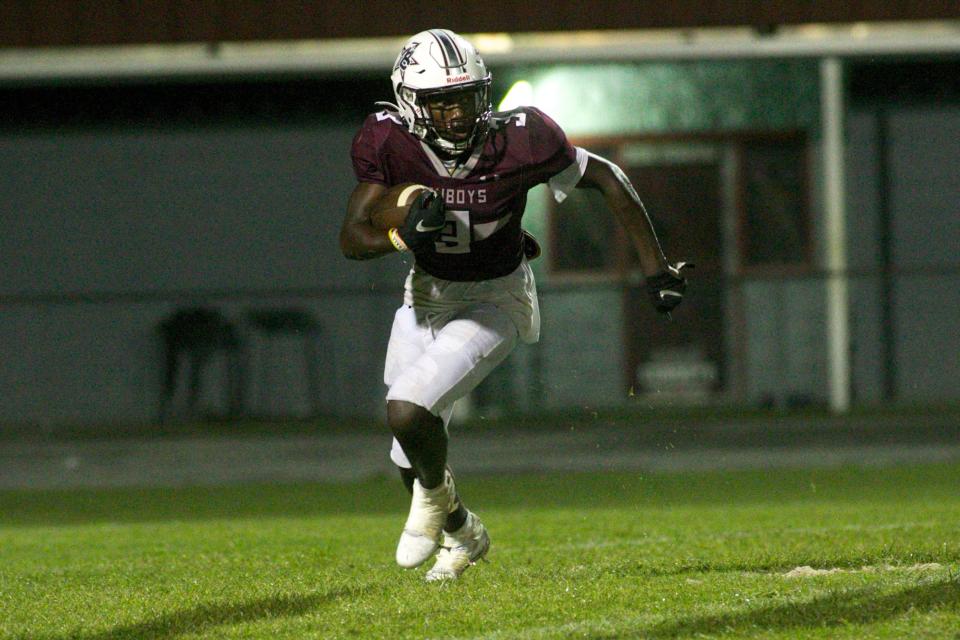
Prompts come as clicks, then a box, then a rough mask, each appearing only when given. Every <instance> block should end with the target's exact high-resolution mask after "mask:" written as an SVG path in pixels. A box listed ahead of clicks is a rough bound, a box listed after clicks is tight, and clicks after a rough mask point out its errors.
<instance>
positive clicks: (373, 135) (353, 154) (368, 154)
mask: <svg viewBox="0 0 960 640" xmlns="http://www.w3.org/2000/svg"><path fill="white" fill-rule="evenodd" d="M378 122H379V120H378V119H377V117H376V114H371V115H370V116H368V117H367V119H366V120H364V122H363V125H362V126H361V127H360V130H359V131H357V134H356V135H355V136H354V137H353V145H352V146H351V147H350V158H351V160H352V161H353V173H354V175H356V177H357V181H359V182H375V183H377V184H384V185H385V184H387V178H386V175H385V174H384V170H383V164H382V163H381V161H380V146H381V144H382V136H380V135H378V132H377V123H378Z"/></svg>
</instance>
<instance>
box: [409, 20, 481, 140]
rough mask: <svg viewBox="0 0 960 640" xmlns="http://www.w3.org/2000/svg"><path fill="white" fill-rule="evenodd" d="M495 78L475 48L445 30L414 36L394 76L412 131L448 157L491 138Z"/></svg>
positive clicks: (424, 32) (430, 31)
mask: <svg viewBox="0 0 960 640" xmlns="http://www.w3.org/2000/svg"><path fill="white" fill-rule="evenodd" d="M490 78H491V76H490V73H489V72H488V71H487V68H486V66H485V65H484V64H483V60H482V59H481V58H480V55H479V54H478V53H477V51H476V49H474V48H473V45H471V44H470V43H469V42H467V41H466V40H465V39H463V38H461V37H460V36H458V35H456V34H455V33H453V32H451V31H447V30H445V29H431V30H429V31H423V32H421V33H418V34H417V35H415V36H413V37H412V38H410V40H408V41H407V43H406V44H405V45H404V47H403V50H402V51H401V52H400V55H399V56H398V57H397V62H396V64H395V65H394V69H393V74H392V75H391V80H392V83H393V89H394V95H395V97H396V99H397V106H398V107H399V109H400V116H401V117H402V118H403V120H404V122H405V123H406V125H407V128H408V129H409V131H410V132H411V133H412V134H414V135H415V136H417V137H418V138H420V139H421V140H423V141H424V142H426V143H427V144H429V145H430V146H432V147H434V148H436V149H438V150H440V151H442V152H445V153H448V154H459V153H463V152H464V151H467V150H469V149H471V148H472V147H474V146H475V145H476V144H477V143H478V142H480V141H481V140H483V138H484V137H485V136H486V133H487V129H488V125H489V121H490V116H491V114H492V112H493V107H492V105H491V103H490Z"/></svg>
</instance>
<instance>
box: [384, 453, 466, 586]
mask: <svg viewBox="0 0 960 640" xmlns="http://www.w3.org/2000/svg"><path fill="white" fill-rule="evenodd" d="M456 505H457V491H456V489H455V488H454V485H453V476H452V475H451V474H450V472H449V471H447V472H445V473H444V476H443V482H442V483H440V484H439V485H437V486H436V487H434V488H433V489H424V488H423V487H422V486H421V485H420V480H414V481H413V499H412V500H411V501H410V515H408V516H407V522H406V524H405V525H404V526H403V533H402V534H400V542H399V544H397V564H398V565H400V566H401V567H403V568H404V569H412V568H414V567H419V566H420V565H421V564H423V563H424V562H426V561H427V560H428V559H429V558H430V557H431V556H432V555H433V554H434V553H436V551H437V548H438V547H439V546H440V534H441V533H443V524H444V523H445V522H446V521H447V515H449V514H450V512H451V511H453V510H454V509H456Z"/></svg>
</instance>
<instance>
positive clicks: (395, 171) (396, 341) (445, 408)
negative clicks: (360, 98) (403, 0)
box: [340, 29, 686, 581]
mask: <svg viewBox="0 0 960 640" xmlns="http://www.w3.org/2000/svg"><path fill="white" fill-rule="evenodd" d="M390 78H391V81H392V84H393V90H394V96H395V99H396V103H395V104H393V103H377V105H378V106H379V107H381V109H380V110H379V111H377V112H376V113H372V114H370V115H369V116H368V117H367V119H366V120H365V121H364V122H363V124H362V126H361V127H360V130H359V132H358V133H357V134H356V137H355V138H354V140H353V148H352V151H351V155H352V159H353V168H354V172H355V174H356V177H357V185H356V187H355V188H354V190H353V192H352V194H351V195H350V199H349V201H348V203H347V213H346V217H345V219H344V222H343V226H342V228H341V231H340V246H341V249H342V250H343V253H344V255H346V256H347V257H348V258H353V259H368V258H376V257H379V256H383V255H387V254H392V253H396V252H398V251H399V252H403V253H407V252H409V253H411V254H412V255H413V266H412V268H411V270H410V273H409V275H408V276H407V278H406V284H405V289H404V298H403V305H402V306H401V307H400V308H399V309H398V310H397V312H396V316H395V318H394V321H393V328H392V329H391V333H390V342H389V344H388V347H387V355H386V363H385V367H384V382H385V383H386V385H387V387H388V391H387V396H386V400H387V422H388V424H389V427H390V430H391V431H392V433H393V436H394V439H393V446H392V450H391V453H390V456H391V459H392V460H393V462H394V463H395V464H396V465H397V466H398V467H399V468H400V475H401V477H402V478H403V480H404V482H405V484H406V486H407V489H408V490H409V491H410V492H411V493H412V501H411V505H410V512H409V515H408V517H407V520H406V524H405V525H404V527H403V531H402V533H401V535H400V542H399V544H398V545H397V553H396V559H397V563H398V564H399V565H400V566H402V567H407V568H410V567H417V566H419V565H421V564H423V563H424V562H426V561H427V560H429V559H430V558H431V557H433V556H434V555H435V554H436V556H437V557H436V561H435V564H434V565H433V567H432V568H431V569H430V570H429V571H428V572H427V573H426V579H427V580H428V581H434V580H446V579H455V578H457V577H459V576H460V575H461V573H462V572H463V571H464V570H465V569H466V568H467V567H469V566H470V565H471V564H473V563H475V562H476V561H477V560H478V559H480V558H482V557H483V556H484V554H486V552H487V549H488V548H489V546H490V537H489V535H488V533H487V530H486V528H485V527H484V525H483V523H482V522H481V521H480V519H479V518H478V517H477V516H476V514H474V513H473V512H472V511H470V510H469V509H467V508H466V506H465V505H464V503H463V501H462V500H461V499H460V496H459V495H458V494H457V490H456V487H455V485H454V479H453V475H452V473H451V471H450V469H449V467H448V466H447V443H448V432H447V424H448V422H449V420H450V415H451V412H452V409H453V404H454V402H455V401H456V400H457V399H458V398H461V397H463V396H464V395H466V394H468V393H469V392H470V391H471V390H472V389H473V388H474V387H476V386H477V385H478V384H479V383H480V382H481V381H482V380H483V379H484V377H485V376H486V375H487V374H488V373H489V372H490V371H491V370H492V369H493V368H494V367H496V366H497V365H498V364H499V363H500V362H502V361H503V360H504V359H505V358H506V357H507V355H508V354H509V353H510V351H511V350H512V349H513V348H514V346H515V345H516V343H517V341H518V340H519V341H522V342H526V343H532V342H536V341H537V340H538V338H539V333H540V316H539V310H538V306H537V292H536V286H535V283H534V279H533V274H532V272H531V269H530V266H529V264H528V262H527V261H528V259H529V258H532V257H534V256H535V255H536V254H537V253H538V248H537V247H536V245H535V241H533V239H532V236H529V235H528V234H526V233H525V232H524V231H523V230H522V228H521V224H520V223H521V218H522V217H523V212H524V208H525V205H526V201H527V192H528V191H529V190H530V189H531V188H533V187H535V186H536V185H539V184H543V183H546V184H547V186H548V188H549V189H550V191H551V192H552V194H553V196H554V198H555V199H556V200H557V201H558V202H559V201H562V200H563V199H564V198H565V197H566V195H567V194H568V193H569V192H570V190H571V189H573V188H590V189H597V190H599V191H600V193H601V194H603V198H604V199H605V201H606V203H607V205H608V206H609V208H610V209H611V210H612V211H613V212H614V214H615V215H616V216H617V218H618V219H619V220H620V222H621V223H622V224H623V226H624V228H625V229H626V230H627V232H628V233H629V234H630V236H631V238H632V240H633V244H634V246H635V247H636V250H637V253H638V255H639V258H640V266H641V269H642V270H643V272H644V274H645V275H646V277H647V288H648V292H649V294H650V297H651V299H652V301H653V304H654V306H655V307H656V309H657V310H658V311H660V312H663V313H669V312H670V311H671V310H672V309H673V308H674V307H676V306H677V305H678V304H679V303H680V301H681V300H682V298H683V294H684V290H685V287H686V281H685V279H684V277H683V274H682V273H681V270H682V269H683V265H682V263H680V264H678V265H671V264H669V263H668V262H667V259H666V258H665V257H664V254H663V252H662V251H661V249H660V245H659V243H658V241H657V237H656V235H655V233H654V230H653V227H652V225H651V223H650V220H649V218H648V216H647V213H646V211H645V210H644V207H643V204H642V203H641V202H640V198H639V197H638V196H637V194H636V192H635V191H634V189H633V187H632V186H631V184H630V182H629V180H628V179H627V177H626V176H625V175H624V173H623V171H621V170H620V168H619V167H617V166H616V165H615V164H613V163H611V162H609V161H608V160H605V159H604V158H601V157H599V156H597V155H594V154H592V153H590V152H588V151H586V150H585V149H582V148H579V147H574V146H572V145H571V144H570V143H569V142H568V141H567V138H566V136H565V135H564V133H563V131H562V130H561V129H560V127H559V126H557V124H556V123H555V122H554V121H553V120H551V119H550V117H549V116H547V115H546V114H545V113H543V112H542V111H540V110H538V109H536V108H534V107H520V108H517V109H514V110H512V111H506V112H502V113H494V111H493V109H492V105H491V98H490V80H491V76H490V73H489V72H488V71H487V69H486V66H485V65H484V63H483V60H482V59H481V57H480V55H479V54H478V53H477V51H476V49H475V48H474V47H473V45H471V44H470V43H469V42H468V41H467V40H465V39H464V38H462V37H461V36H459V35H457V34H455V33H452V32H451V31H448V30H445V29H431V30H428V31H423V32H421V33H418V34H416V35H415V36H413V37H412V38H410V39H409V40H408V41H407V42H406V44H404V46H403V49H402V50H401V51H400V55H399V56H398V57H397V59H396V63H395V64H394V67H393V73H392V75H391V77H390ZM409 182H412V183H416V184H422V185H426V186H427V187H430V188H431V189H432V191H428V192H423V193H421V194H420V196H419V197H418V198H417V199H416V201H415V202H414V203H413V204H412V205H411V207H410V211H409V214H408V216H407V218H406V221H405V222H404V223H403V224H402V225H401V226H398V227H397V228H393V229H390V230H389V231H388V232H384V231H382V230H380V229H378V228H376V227H374V226H373V225H372V224H371V222H370V211H371V210H372V208H373V207H374V205H375V203H376V202H377V199H378V198H379V197H380V196H382V195H383V193H384V192H385V191H386V190H387V189H388V188H389V187H391V186H393V185H397V184H401V183H409ZM438 551H439V553H438Z"/></svg>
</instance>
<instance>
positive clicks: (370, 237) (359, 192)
mask: <svg viewBox="0 0 960 640" xmlns="http://www.w3.org/2000/svg"><path fill="white" fill-rule="evenodd" d="M386 190H387V188H386V187H385V186H383V185H381V184H376V183H374V182H358V183H357V186H356V187H354V189H353V193H351V194H350V199H349V200H348V201H347V215H346V217H345V218H344V219H343V225H342V226H341V227H340V250H341V251H343V255H345V256H346V257H348V258H350V259H351V260H369V259H370V258H377V257H379V256H382V255H386V254H388V253H393V252H395V251H396V248H395V247H394V246H393V244H392V243H391V242H390V238H389V236H388V235H387V234H386V233H384V232H383V231H380V230H379V229H377V228H375V227H374V226H373V225H371V224H370V211H371V210H372V209H373V205H374V203H376V201H377V199H378V198H380V196H382V195H383V193H384V192H385V191H386Z"/></svg>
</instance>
